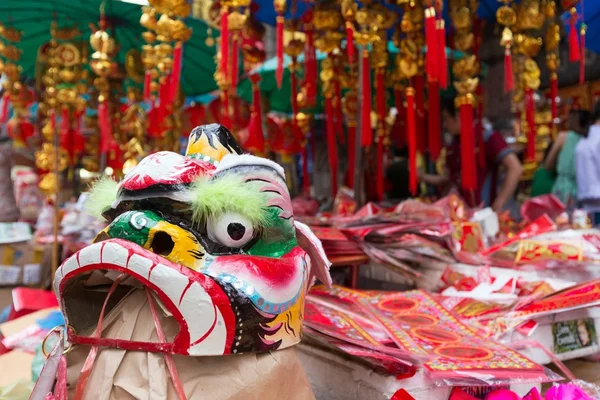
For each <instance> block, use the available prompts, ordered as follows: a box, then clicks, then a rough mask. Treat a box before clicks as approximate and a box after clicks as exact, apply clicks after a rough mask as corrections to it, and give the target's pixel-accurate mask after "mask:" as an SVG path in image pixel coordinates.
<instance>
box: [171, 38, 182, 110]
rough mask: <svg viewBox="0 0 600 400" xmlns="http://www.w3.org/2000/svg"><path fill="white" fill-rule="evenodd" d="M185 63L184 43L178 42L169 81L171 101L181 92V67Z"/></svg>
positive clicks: (174, 51)
mask: <svg viewBox="0 0 600 400" xmlns="http://www.w3.org/2000/svg"><path fill="white" fill-rule="evenodd" d="M182 63H183V44H182V43H181V42H177V44H176V45H175V50H173V69H172V72H171V77H170V78H171V81H170V83H169V91H170V94H169V98H170V99H171V101H170V102H171V103H173V102H174V101H175V99H176V98H177V94H178V93H179V81H180V80H181V67H182Z"/></svg>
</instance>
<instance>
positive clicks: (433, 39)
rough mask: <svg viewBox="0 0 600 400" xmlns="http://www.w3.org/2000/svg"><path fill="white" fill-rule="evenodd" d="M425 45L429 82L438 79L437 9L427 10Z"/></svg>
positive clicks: (430, 8)
mask: <svg viewBox="0 0 600 400" xmlns="http://www.w3.org/2000/svg"><path fill="white" fill-rule="evenodd" d="M425 43H426V45H427V52H426V53H425V57H426V60H425V67H426V68H427V77H428V78H429V80H434V79H438V77H439V73H438V67H439V65H438V61H439V60H438V57H439V50H438V34H437V28H436V19H435V8H433V7H428V8H426V9H425Z"/></svg>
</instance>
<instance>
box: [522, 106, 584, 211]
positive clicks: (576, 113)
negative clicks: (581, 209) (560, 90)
mask: <svg viewBox="0 0 600 400" xmlns="http://www.w3.org/2000/svg"><path fill="white" fill-rule="evenodd" d="M590 118H591V116H590V112H589V111H585V110H571V111H570V112H569V118H568V127H569V130H568V131H566V132H561V133H560V134H559V135H558V137H557V138H556V140H555V141H554V143H553V144H552V147H551V148H550V151H549V152H548V154H547V156H546V158H545V160H544V164H543V168H544V169H546V170H547V171H548V172H554V171H556V180H555V182H554V184H553V186H552V194H554V195H555V196H556V197H558V198H559V199H560V201H562V202H563V204H564V205H565V206H567V208H568V209H573V208H574V207H575V205H576V202H577V176H576V173H575V149H576V148H577V144H578V143H579V141H580V140H581V138H582V137H583V136H585V134H586V132H587V130H588V126H589V123H590ZM532 195H533V193H532Z"/></svg>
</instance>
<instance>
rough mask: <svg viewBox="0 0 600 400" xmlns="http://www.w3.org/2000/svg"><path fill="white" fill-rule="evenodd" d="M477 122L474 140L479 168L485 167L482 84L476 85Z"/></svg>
mask: <svg viewBox="0 0 600 400" xmlns="http://www.w3.org/2000/svg"><path fill="white" fill-rule="evenodd" d="M476 93H477V99H478V102H477V124H476V125H475V140H476V142H477V150H478V151H477V163H478V165H479V168H485V165H486V162H485V140H484V137H483V86H481V84H479V85H478V86H477V92H476Z"/></svg>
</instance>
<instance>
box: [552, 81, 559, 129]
mask: <svg viewBox="0 0 600 400" xmlns="http://www.w3.org/2000/svg"><path fill="white" fill-rule="evenodd" d="M550 112H551V114H552V123H555V121H556V119H557V118H558V75H556V73H553V74H552V76H551V77H550Z"/></svg>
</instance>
